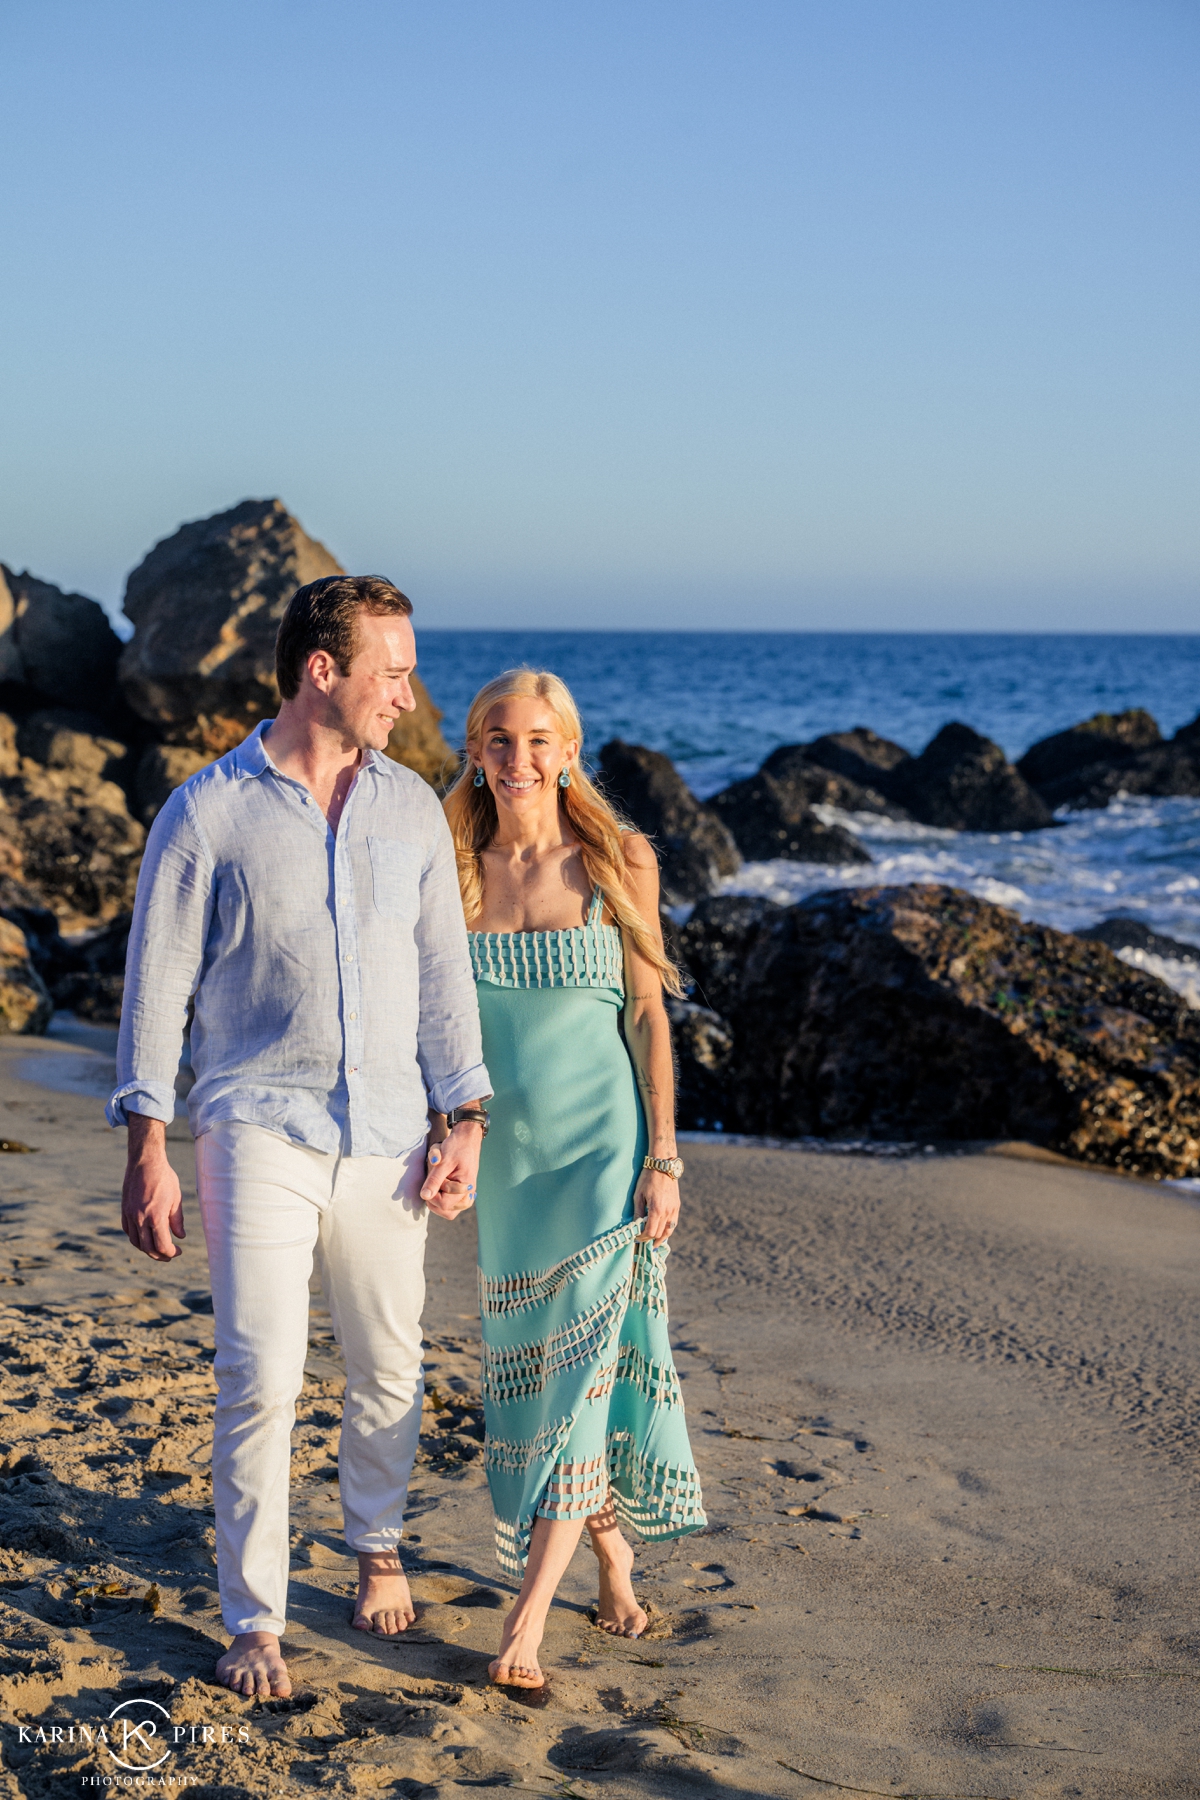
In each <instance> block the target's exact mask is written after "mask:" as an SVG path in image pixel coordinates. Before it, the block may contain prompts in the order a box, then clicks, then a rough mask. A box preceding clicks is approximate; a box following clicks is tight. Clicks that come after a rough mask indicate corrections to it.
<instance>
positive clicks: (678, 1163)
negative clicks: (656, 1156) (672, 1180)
mask: <svg viewBox="0 0 1200 1800" xmlns="http://www.w3.org/2000/svg"><path fill="white" fill-rule="evenodd" d="M674 1169H675V1175H676V1178H677V1179H678V1177H679V1176H680V1175H682V1174H683V1162H682V1160H681V1159H680V1158H679V1157H678V1156H677V1157H676V1158H675V1159H674Z"/></svg>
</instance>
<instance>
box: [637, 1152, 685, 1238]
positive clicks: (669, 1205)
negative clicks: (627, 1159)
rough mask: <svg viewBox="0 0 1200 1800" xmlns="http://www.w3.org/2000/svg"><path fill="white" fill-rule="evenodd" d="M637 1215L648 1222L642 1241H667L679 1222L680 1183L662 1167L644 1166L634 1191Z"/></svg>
mask: <svg viewBox="0 0 1200 1800" xmlns="http://www.w3.org/2000/svg"><path fill="white" fill-rule="evenodd" d="M633 1216H634V1218H635V1219H645V1221H646V1225H645V1229H644V1230H643V1232H642V1235H641V1237H640V1238H639V1239H638V1242H639V1244H645V1243H651V1244H665V1243H666V1241H667V1239H668V1238H669V1237H670V1235H671V1233H672V1232H673V1231H674V1229H675V1227H676V1225H678V1223H679V1183H678V1182H677V1181H672V1179H671V1177H670V1176H669V1175H664V1174H663V1172H662V1170H661V1169H643V1170H642V1173H641V1175H640V1176H639V1178H638V1184H637V1186H636V1188H634V1190H633Z"/></svg>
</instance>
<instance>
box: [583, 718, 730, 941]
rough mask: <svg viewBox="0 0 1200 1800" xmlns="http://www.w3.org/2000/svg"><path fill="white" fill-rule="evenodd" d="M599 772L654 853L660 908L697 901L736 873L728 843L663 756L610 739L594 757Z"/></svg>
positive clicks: (715, 820) (717, 822)
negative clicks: (658, 883)
mask: <svg viewBox="0 0 1200 1800" xmlns="http://www.w3.org/2000/svg"><path fill="white" fill-rule="evenodd" d="M600 768H601V771H602V775H603V783H604V789H605V792H606V793H607V794H608V795H609V796H610V798H611V799H612V801H613V803H614V805H615V806H616V807H617V808H618V810H619V811H620V812H623V813H624V814H625V816H626V817H627V818H628V820H629V822H630V824H632V825H633V826H634V827H635V828H636V829H637V830H638V831H641V832H644V833H645V835H646V836H647V837H648V838H650V840H651V841H652V843H653V844H654V847H655V850H656V851H657V852H658V859H659V867H660V872H661V877H662V897H663V901H664V903H665V904H666V905H668V906H678V905H681V904H683V903H685V902H686V901H689V900H698V899H699V898H700V897H701V895H703V894H710V893H711V892H712V890H713V889H714V888H715V887H716V886H717V884H718V882H720V881H721V880H722V879H723V878H724V877H725V876H726V875H733V874H736V872H737V870H738V868H739V866H740V863H741V858H740V857H739V855H738V853H737V848H736V846H735V845H734V842H733V839H732V838H731V837H730V835H729V833H728V831H727V830H726V829H725V826H724V825H723V824H722V823H721V821H720V819H718V818H717V817H716V816H715V815H714V814H713V813H712V812H710V811H709V809H708V808H707V807H705V806H701V804H700V802H699V801H698V800H697V799H696V796H695V795H694V794H693V793H692V791H691V789H690V788H689V787H688V786H687V785H686V784H685V782H684V781H683V778H682V777H681V776H680V774H679V772H678V770H677V769H676V768H675V765H674V763H673V762H672V761H671V759H670V758H669V757H667V756H663V755H661V754H660V753H659V751H657V750H647V749H646V747H645V745H644V744H626V743H624V742H622V740H621V739H620V738H613V739H612V741H611V742H610V743H607V744H605V746H604V748H603V749H602V750H601V752H600Z"/></svg>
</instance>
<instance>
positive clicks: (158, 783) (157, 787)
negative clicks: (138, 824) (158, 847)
mask: <svg viewBox="0 0 1200 1800" xmlns="http://www.w3.org/2000/svg"><path fill="white" fill-rule="evenodd" d="M212 760H213V759H212V757H211V756H209V755H208V753H207V751H204V750H189V749H188V747H187V745H186V744H147V746H146V748H145V749H144V750H143V751H142V754H141V756H140V757H139V758H138V764H137V771H136V773H135V775H134V778H133V806H134V811H135V812H136V813H137V816H138V818H139V819H140V820H141V821H142V824H143V825H146V826H150V825H152V824H153V823H154V821H155V819H156V818H157V817H158V815H159V813H160V812H161V811H162V809H163V807H164V806H165V805H166V803H167V801H168V799H169V798H170V796H171V795H172V794H173V793H174V792H175V789H176V788H177V787H182V786H183V784H184V782H185V781H187V780H188V779H189V778H190V777H191V776H193V775H195V774H196V773H197V771H198V770H200V769H204V768H207V766H208V764H209V763H210V762H211V761H212Z"/></svg>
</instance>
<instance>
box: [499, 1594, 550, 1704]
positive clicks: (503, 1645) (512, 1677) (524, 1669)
mask: <svg viewBox="0 0 1200 1800" xmlns="http://www.w3.org/2000/svg"><path fill="white" fill-rule="evenodd" d="M541 1641H542V1627H541V1625H535V1624H534V1623H533V1621H532V1620H529V1619H527V1618H522V1616H521V1606H520V1602H519V1601H518V1603H517V1605H516V1606H514V1607H513V1609H512V1611H511V1612H510V1613H509V1615H508V1617H507V1619H505V1621H504V1630H503V1631H502V1632H501V1633H500V1654H499V1656H498V1657H497V1658H496V1660H495V1662H490V1663H489V1664H488V1674H489V1675H490V1676H491V1678H492V1680H493V1681H494V1682H495V1683H496V1684H497V1686H499V1687H526V1688H537V1687H544V1686H545V1683H546V1677H545V1676H544V1675H543V1674H542V1671H541V1667H540V1665H539V1663H538V1658H537V1653H538V1647H539V1645H540V1644H541Z"/></svg>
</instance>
